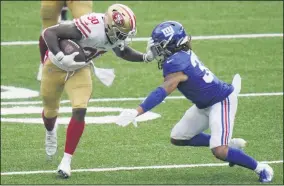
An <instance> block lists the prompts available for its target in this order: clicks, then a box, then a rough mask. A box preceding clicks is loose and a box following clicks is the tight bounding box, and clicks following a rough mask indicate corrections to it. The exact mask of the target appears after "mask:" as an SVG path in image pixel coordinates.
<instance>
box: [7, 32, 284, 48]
mask: <svg viewBox="0 0 284 186" xmlns="http://www.w3.org/2000/svg"><path fill="white" fill-rule="evenodd" d="M264 37H283V33H267V34H234V35H213V36H192V40H209V39H210V40H211V39H245V38H264ZM148 39H149V38H148V37H138V38H133V39H132V41H135V42H136V41H148ZM37 44H38V41H4V42H1V46H17V45H37Z"/></svg>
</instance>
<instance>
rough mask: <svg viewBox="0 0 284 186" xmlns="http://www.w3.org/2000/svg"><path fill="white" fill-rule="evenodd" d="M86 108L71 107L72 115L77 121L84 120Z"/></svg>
mask: <svg viewBox="0 0 284 186" xmlns="http://www.w3.org/2000/svg"><path fill="white" fill-rule="evenodd" d="M86 112H87V109H86V108H73V109H72V116H73V117H74V118H75V119H76V120H77V121H84V120H85V116H86Z"/></svg>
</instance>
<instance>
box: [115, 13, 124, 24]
mask: <svg viewBox="0 0 284 186" xmlns="http://www.w3.org/2000/svg"><path fill="white" fill-rule="evenodd" d="M112 19H113V21H114V22H115V23H116V24H117V25H118V26H123V25H124V19H123V16H122V15H121V14H120V13H119V12H114V13H113V14H112Z"/></svg>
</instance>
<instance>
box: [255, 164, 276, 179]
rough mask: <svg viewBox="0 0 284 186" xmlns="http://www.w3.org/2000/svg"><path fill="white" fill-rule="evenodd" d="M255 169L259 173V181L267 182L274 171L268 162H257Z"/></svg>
mask: <svg viewBox="0 0 284 186" xmlns="http://www.w3.org/2000/svg"><path fill="white" fill-rule="evenodd" d="M255 171H256V173H257V174H258V175H259V179H258V180H259V181H260V182H261V183H268V182H271V181H272V178H273V174H274V172H273V169H272V168H271V167H270V166H269V165H268V164H264V163H259V164H258V165H257V168H256V170H255Z"/></svg>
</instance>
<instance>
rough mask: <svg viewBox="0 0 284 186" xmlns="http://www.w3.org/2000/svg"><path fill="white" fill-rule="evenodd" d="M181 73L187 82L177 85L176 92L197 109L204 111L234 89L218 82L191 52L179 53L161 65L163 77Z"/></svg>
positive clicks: (229, 85)
mask: <svg viewBox="0 0 284 186" xmlns="http://www.w3.org/2000/svg"><path fill="white" fill-rule="evenodd" d="M174 72H183V73H184V74H186V75H187V76H188V80H186V81H184V82H181V83H179V85H178V87H177V88H178V90H179V91H180V92H181V93H182V94H183V95H184V96H185V97H186V98H187V99H189V100H191V101H192V102H193V103H194V104H196V106H197V107H198V108H199V109H204V108H207V107H209V106H212V105H214V104H215V103H217V102H220V101H222V100H224V99H225V98H226V97H227V96H228V95H230V94H231V93H232V92H233V90H234V87H233V86H232V85H231V84H228V83H225V82H223V81H221V80H219V79H218V78H217V77H216V76H215V75H214V74H213V73H212V72H211V71H210V70H209V69H208V68H206V67H205V66H204V65H203V63H202V62H201V61H200V60H199V59H198V57H197V56H196V55H195V53H194V52H193V51H191V50H189V51H188V52H184V51H180V52H177V53H175V54H174V55H172V56H170V57H169V58H167V59H166V60H165V61H164V63H163V76H164V77H165V76H167V75H168V74H171V73H174Z"/></svg>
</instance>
